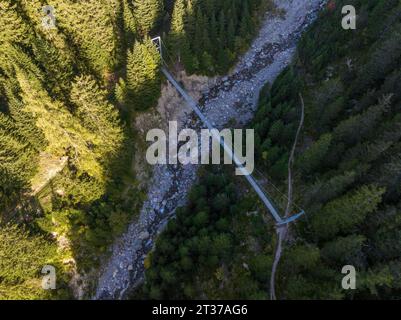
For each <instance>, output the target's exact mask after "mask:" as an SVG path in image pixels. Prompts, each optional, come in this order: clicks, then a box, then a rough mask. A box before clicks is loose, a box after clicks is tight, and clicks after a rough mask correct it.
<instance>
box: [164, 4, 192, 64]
mask: <svg viewBox="0 0 401 320" xmlns="http://www.w3.org/2000/svg"><path fill="white" fill-rule="evenodd" d="M185 29H186V26H185V2H184V0H177V1H176V2H175V5H174V10H173V16H172V20H171V31H170V35H169V40H168V41H169V48H170V49H171V51H172V52H174V55H175V56H176V57H178V60H179V61H181V60H182V62H183V63H184V65H185V66H189V65H190V63H191V57H190V52H189V43H188V39H187V33H186V30H185Z"/></svg>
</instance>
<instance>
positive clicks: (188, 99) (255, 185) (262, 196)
mask: <svg viewBox="0 0 401 320" xmlns="http://www.w3.org/2000/svg"><path fill="white" fill-rule="evenodd" d="M152 41H153V43H154V44H155V46H156V48H157V49H158V51H159V53H160V55H162V54H163V41H162V40H161V38H160V37H157V38H154V39H152ZM166 51H167V50H166ZM162 62H163V66H162V67H161V72H162V73H163V74H164V76H165V77H166V78H167V80H168V81H169V82H170V83H171V84H172V85H173V86H174V87H175V89H176V90H177V91H178V92H179V94H180V95H181V96H182V97H183V99H184V100H185V101H186V102H187V104H188V105H189V106H190V108H191V109H192V110H193V111H194V112H195V114H196V115H197V116H198V117H199V119H200V120H201V121H202V122H203V124H204V125H205V126H206V127H207V128H208V129H209V130H210V131H211V133H212V136H213V138H214V139H216V140H217V141H218V142H219V143H220V145H221V146H222V147H223V149H224V151H225V152H226V153H227V154H228V155H229V156H230V157H231V158H232V159H233V161H234V163H235V165H236V166H237V168H238V169H239V170H240V171H241V173H242V174H243V175H244V177H245V179H246V180H247V181H248V183H249V184H250V185H251V187H252V188H253V189H254V190H255V192H256V194H257V195H258V196H259V198H260V200H261V201H262V202H263V204H264V205H265V206H266V208H267V209H268V211H269V212H270V214H271V215H272V217H273V218H274V220H275V221H276V224H277V225H278V226H282V225H286V224H288V223H290V222H293V221H295V220H297V219H298V218H299V217H301V216H302V215H304V214H305V211H304V210H301V211H300V212H299V213H297V214H295V215H293V216H291V217H288V218H285V219H283V218H282V217H281V216H280V214H279V212H278V210H277V208H276V206H275V205H274V203H273V201H272V200H270V199H269V197H268V196H267V192H266V191H264V190H263V188H262V187H261V185H260V184H259V183H258V182H257V181H256V179H255V178H254V177H253V176H252V175H251V174H250V173H249V172H248V170H247V169H246V168H245V167H244V166H243V165H242V163H241V162H240V161H239V159H238V158H237V156H236V155H235V153H234V152H233V150H232V149H231V148H230V147H229V146H228V145H227V144H226V143H225V142H224V139H222V137H221V136H220V135H219V134H217V133H216V131H215V130H213V129H214V128H213V126H212V125H211V123H210V122H209V120H208V119H207V118H206V117H205V115H204V114H203V113H202V111H201V110H200V108H199V107H198V105H197V103H196V102H195V101H194V99H193V98H192V97H191V96H190V95H189V94H188V93H187V92H186V91H185V90H184V89H183V88H182V87H181V86H180V85H179V84H178V82H177V81H176V80H175V79H174V77H173V76H172V75H171V74H170V72H169V71H168V70H167V68H166V67H165V63H164V59H163V56H162Z"/></svg>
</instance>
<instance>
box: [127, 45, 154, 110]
mask: <svg viewBox="0 0 401 320" xmlns="http://www.w3.org/2000/svg"><path fill="white" fill-rule="evenodd" d="M159 66H160V55H159V52H158V51H157V49H156V47H155V46H154V45H153V44H152V42H151V41H150V39H149V38H146V39H145V41H144V42H143V43H141V42H136V43H135V44H134V48H133V49H132V50H130V51H129V52H128V59H127V89H128V97H129V99H130V102H132V108H134V109H136V110H145V109H148V108H151V107H153V106H155V104H156V103H157V100H158V98H159V95H160V83H161V82H160V81H161V80H160V75H159Z"/></svg>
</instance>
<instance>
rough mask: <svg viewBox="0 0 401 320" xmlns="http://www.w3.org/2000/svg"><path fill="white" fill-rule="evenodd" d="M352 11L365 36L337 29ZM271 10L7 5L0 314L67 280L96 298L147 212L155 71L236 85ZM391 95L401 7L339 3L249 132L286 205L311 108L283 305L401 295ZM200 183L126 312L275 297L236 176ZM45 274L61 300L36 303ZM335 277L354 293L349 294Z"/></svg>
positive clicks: (65, 285) (121, 1) (0, 150)
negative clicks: (118, 247) (144, 131)
mask: <svg viewBox="0 0 401 320" xmlns="http://www.w3.org/2000/svg"><path fill="white" fill-rule="evenodd" d="M330 3H331V4H333V3H335V5H330ZM347 4H352V5H354V6H355V7H356V8H358V19H357V21H358V28H357V30H352V31H348V32H344V30H343V29H342V28H341V19H342V12H341V8H342V7H343V5H347ZM266 12H268V13H271V14H277V15H278V14H283V13H279V12H276V8H275V5H274V1H270V0H85V1H74V0H47V1H44V0H43V1H42V0H0V300H3V299H4V300H9V299H24V300H25V299H74V298H76V294H75V292H74V288H73V286H72V285H71V282H72V278H74V275H76V274H85V275H87V276H88V277H89V280H88V281H89V283H90V284H89V285H88V286H86V287H85V288H86V290H87V291H88V292H85V293H84V295H83V297H84V298H90V297H91V296H92V294H93V292H94V291H95V286H96V277H98V271H99V270H100V269H101V268H102V265H103V264H104V261H106V260H107V258H108V256H110V254H111V253H110V251H111V250H112V249H111V248H112V245H113V243H114V241H115V240H116V239H118V238H119V237H120V236H121V235H122V234H124V232H125V231H126V230H127V228H128V226H129V224H130V222H131V221H133V219H136V218H137V217H138V216H139V213H140V210H141V208H142V205H143V203H144V201H145V200H146V198H147V190H146V187H144V186H143V184H142V183H141V181H140V179H139V176H140V174H141V172H137V171H136V166H135V165H134V163H135V156H136V155H137V154H140V153H144V152H145V151H144V150H142V148H140V145H141V141H142V140H143V137H142V136H141V135H140V133H139V132H138V130H137V128H136V127H135V121H136V119H137V118H138V117H140V116H141V115H143V114H146V115H148V114H152V112H153V111H154V110H155V109H156V107H157V104H158V101H159V98H160V96H161V94H162V87H163V86H164V85H165V84H166V80H165V79H164V78H163V77H162V76H161V72H160V68H161V66H162V65H163V64H166V65H168V66H169V67H170V68H171V69H172V70H175V71H182V70H185V71H186V74H187V75H196V76H204V77H209V78H213V77H219V76H224V75H226V74H228V73H229V72H230V70H232V68H233V67H234V66H235V64H236V62H237V61H238V59H239V58H240V57H241V56H242V55H243V54H245V53H246V52H247V50H248V49H249V48H250V45H251V43H252V41H253V39H254V38H255V36H257V34H258V30H259V28H260V26H261V24H262V23H263V19H264V17H265V13H266ZM52 23H54V25H52ZM49 25H50V27H49ZM159 35H160V36H161V37H162V39H163V44H162V46H163V50H164V51H165V52H166V54H165V55H163V57H161V56H160V54H159V52H158V49H157V47H156V46H155V44H154V43H153V42H152V38H154V37H156V36H159ZM400 80H401V2H400V1H399V0H348V1H345V0H336V1H329V5H328V6H325V7H324V8H323V9H322V11H321V12H320V13H319V15H318V17H317V19H316V20H315V21H314V22H313V23H312V24H311V25H310V26H309V27H308V28H307V30H306V31H305V32H304V34H303V35H302V36H301V37H300V40H299V42H298V44H297V47H296V53H295V55H294V58H293V59H292V62H291V63H290V65H289V66H288V67H286V68H285V69H284V70H283V71H282V72H281V73H280V74H279V75H278V77H277V78H276V80H275V81H273V82H272V83H266V85H265V86H264V87H263V89H262V91H261V92H260V95H259V102H258V107H257V110H256V113H255V115H254V118H253V120H252V121H251V122H250V123H248V124H247V128H250V129H254V130H255V158H256V167H257V168H258V172H257V173H256V174H257V175H258V178H260V180H261V181H263V180H265V181H272V182H274V184H275V186H277V187H276V188H275V189H269V186H268V185H266V186H265V187H266V189H268V190H267V191H268V192H269V193H270V194H271V195H273V196H274V197H275V198H276V201H277V205H278V206H279V207H281V208H285V199H284V197H285V194H286V192H287V184H288V176H287V175H288V166H289V159H290V154H291V148H292V146H293V143H294V137H295V136H296V133H297V128H298V126H299V118H300V116H301V112H300V110H301V107H302V106H303V107H304V108H305V121H304V125H303V128H302V131H301V135H300V138H299V141H298V142H297V147H296V156H295V160H294V162H293V168H292V172H293V177H292V180H293V189H294V194H293V198H294V203H293V207H292V208H291V209H292V212H296V211H297V210H298V209H299V208H300V207H302V208H303V209H304V210H305V212H306V215H305V217H303V218H302V219H300V220H299V221H297V222H296V223H294V224H291V226H290V229H289V231H288V232H289V235H288V237H287V240H286V241H285V244H284V248H283V253H282V257H281V261H280V263H279V265H278V269H277V274H276V275H275V279H276V282H275V291H276V296H277V299H283V300H293V299H350V300H354V299H355V300H363V299H383V300H384V299H399V298H400V296H401V216H400V212H401V211H400V210H401V201H400V199H401V109H400V105H401V81H400ZM142 143H143V141H142ZM197 175H198V179H197V182H196V185H195V186H193V187H192V189H191V190H190V191H189V195H188V200H187V204H186V205H185V206H182V207H180V208H178V209H177V210H176V213H175V216H174V218H172V219H170V221H169V222H168V224H167V226H166V228H165V229H164V230H163V232H161V233H160V235H159V236H158V237H157V239H155V244H154V246H153V249H152V251H151V252H150V253H149V254H148V255H147V256H146V258H145V260H144V268H145V277H144V281H143V283H142V285H141V286H140V287H139V288H137V289H136V290H134V291H133V292H130V295H129V298H132V299H257V300H258V299H260V300H265V299H266V300H267V299H270V294H269V290H270V289H271V288H270V285H271V282H270V281H271V276H272V274H271V272H272V267H273V264H274V255H275V249H276V246H277V241H278V239H277V234H276V229H275V225H274V223H273V222H272V221H271V220H270V218H269V217H268V215H267V214H265V213H264V212H265V211H266V209H265V208H264V207H263V205H262V203H260V202H259V201H258V198H257V196H256V194H255V193H254V192H252V190H250V188H249V186H248V185H246V183H245V180H244V179H242V178H241V177H237V176H235V175H234V170H233V168H232V167H230V166H212V165H210V166H202V167H200V168H199V170H198V173H197ZM45 265H51V266H54V267H55V268H56V270H57V289H56V290H43V289H42V286H41V284H42V277H43V273H42V272H41V270H42V268H43V266H45ZM344 265H352V266H355V267H356V269H357V271H358V286H357V289H356V290H349V291H345V290H343V289H342V288H341V279H342V278H343V277H344V275H343V274H342V273H341V268H342V267H343V266H344Z"/></svg>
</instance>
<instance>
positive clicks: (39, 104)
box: [16, 69, 103, 179]
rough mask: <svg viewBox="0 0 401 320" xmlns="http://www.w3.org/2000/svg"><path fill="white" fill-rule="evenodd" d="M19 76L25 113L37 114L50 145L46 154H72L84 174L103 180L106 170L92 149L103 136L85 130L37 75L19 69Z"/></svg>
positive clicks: (17, 74)
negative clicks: (49, 92)
mask: <svg viewBox="0 0 401 320" xmlns="http://www.w3.org/2000/svg"><path fill="white" fill-rule="evenodd" d="M16 77H17V79H18V81H19V84H20V87H21V97H22V99H23V103H24V108H23V111H24V112H28V113H31V114H33V115H35V119H36V125H37V127H38V128H40V129H41V130H42V132H43V133H44V135H45V137H46V140H47V142H48V146H47V148H46V151H47V152H49V153H50V154H52V155H54V156H58V157H61V156H64V155H69V156H70V159H71V162H72V163H74V164H75V165H76V166H77V168H78V169H79V170H81V172H87V173H88V174H89V175H91V176H93V177H97V178H99V179H101V178H102V176H103V172H102V169H101V167H100V165H99V163H98V162H97V161H96V157H95V155H94V154H93V152H92V151H91V150H90V147H89V142H90V143H92V144H94V145H97V144H100V141H99V140H100V139H101V137H100V136H98V135H96V134H93V133H90V132H89V131H88V130H86V129H85V128H84V127H82V125H80V124H79V123H78V122H77V121H76V120H75V119H74V117H73V115H72V114H71V113H70V112H69V111H68V110H67V108H66V107H65V106H64V105H63V103H61V102H60V101H57V100H56V101H53V100H52V99H51V98H50V97H49V95H48V94H47V92H46V91H45V90H44V89H43V87H42V85H41V83H40V81H38V79H37V78H36V77H35V76H34V75H32V74H29V73H26V72H24V71H22V70H20V69H17V70H16Z"/></svg>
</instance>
